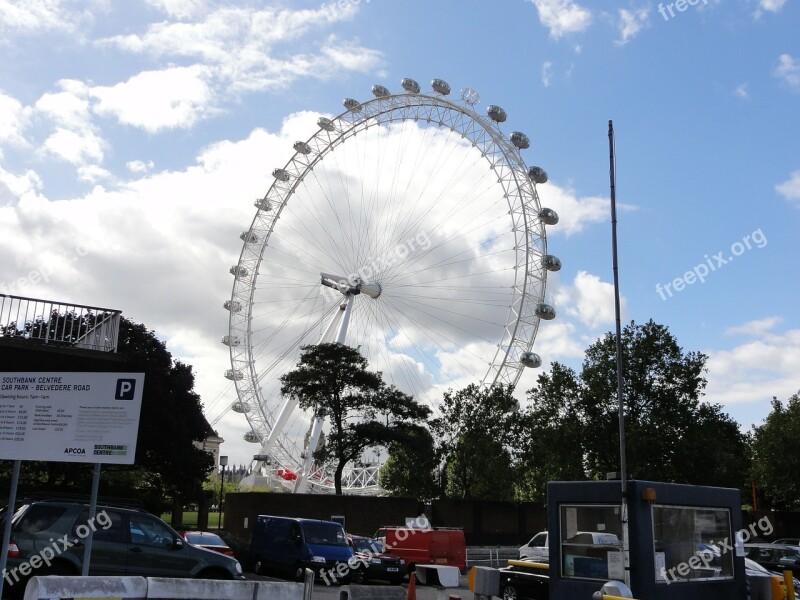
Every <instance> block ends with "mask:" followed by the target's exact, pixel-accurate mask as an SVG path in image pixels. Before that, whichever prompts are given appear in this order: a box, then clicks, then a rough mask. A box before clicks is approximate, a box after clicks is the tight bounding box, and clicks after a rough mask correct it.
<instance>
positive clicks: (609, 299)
mask: <svg viewBox="0 0 800 600" xmlns="http://www.w3.org/2000/svg"><path fill="white" fill-rule="evenodd" d="M620 301H621V310H622V312H623V313H624V312H625V311H624V308H625V301H624V299H622V298H621V299H620ZM556 303H557V304H558V306H556V310H557V311H558V310H562V308H563V311H564V312H566V314H567V315H569V316H570V317H572V318H574V319H576V320H578V321H579V322H580V323H581V324H583V325H586V326H587V327H590V328H592V329H597V328H599V327H604V326H606V325H609V324H613V323H614V322H615V319H616V317H615V308H614V286H613V285H612V284H610V283H607V282H604V281H601V280H600V278H599V277H598V276H597V275H592V274H590V273H587V272H586V271H578V273H577V274H576V275H575V280H574V281H573V283H572V285H571V286H569V287H562V288H560V289H559V291H558V293H557V296H556Z"/></svg>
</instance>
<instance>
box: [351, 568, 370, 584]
mask: <svg viewBox="0 0 800 600" xmlns="http://www.w3.org/2000/svg"><path fill="white" fill-rule="evenodd" d="M366 582H367V575H366V573H364V571H363V570H362V569H356V570H355V571H353V583H358V584H363V583H366Z"/></svg>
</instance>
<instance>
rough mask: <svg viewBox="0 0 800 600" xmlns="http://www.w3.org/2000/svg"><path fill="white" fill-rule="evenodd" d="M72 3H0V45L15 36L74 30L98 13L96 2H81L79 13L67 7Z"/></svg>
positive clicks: (0, 0)
mask: <svg viewBox="0 0 800 600" xmlns="http://www.w3.org/2000/svg"><path fill="white" fill-rule="evenodd" d="M72 4H74V3H68V2H61V1H60V0H25V1H24V2H15V1H13V0H0V33H1V34H2V35H0V45H1V44H9V43H11V41H12V40H13V37H12V36H13V35H14V34H16V33H22V34H30V33H36V32H40V31H67V32H69V31H74V30H75V29H76V28H77V27H78V26H79V25H80V24H81V23H82V22H85V21H89V20H91V14H92V12H94V11H96V10H100V9H99V7H98V6H97V3H96V2H89V3H85V4H88V6H85V7H84V9H83V10H72V9H70V8H69V7H68V5H72ZM92 5H94V6H92Z"/></svg>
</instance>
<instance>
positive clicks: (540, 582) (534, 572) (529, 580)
mask: <svg viewBox="0 0 800 600" xmlns="http://www.w3.org/2000/svg"><path fill="white" fill-rule="evenodd" d="M537 562H538V561H534V560H530V559H527V560H509V561H508V566H507V567H505V568H503V569H500V595H501V596H502V598H503V600H549V598H550V578H549V576H548V573H547V570H545V569H542V568H539V567H535V566H533V565H534V564H536V563H537Z"/></svg>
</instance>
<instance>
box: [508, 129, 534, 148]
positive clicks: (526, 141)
mask: <svg viewBox="0 0 800 600" xmlns="http://www.w3.org/2000/svg"><path fill="white" fill-rule="evenodd" d="M509 139H510V140H511V143H512V144H514V145H515V146H516V147H517V148H519V149H520V150H525V149H526V148H530V146H531V140H530V138H528V136H527V135H525V134H524V133H522V132H519V131H514V132H512V133H511V135H510V136H509Z"/></svg>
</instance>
